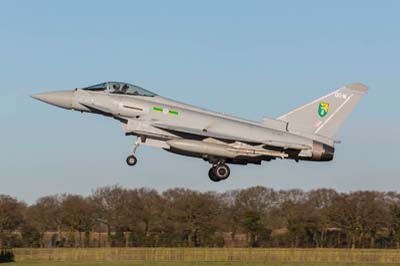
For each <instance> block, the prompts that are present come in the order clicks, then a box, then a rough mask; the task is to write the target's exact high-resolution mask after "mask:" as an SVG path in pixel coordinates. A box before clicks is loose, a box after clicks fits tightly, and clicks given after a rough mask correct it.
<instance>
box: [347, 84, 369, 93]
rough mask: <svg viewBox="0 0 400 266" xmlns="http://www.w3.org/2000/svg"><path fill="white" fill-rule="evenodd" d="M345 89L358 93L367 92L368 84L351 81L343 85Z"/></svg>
mask: <svg viewBox="0 0 400 266" xmlns="http://www.w3.org/2000/svg"><path fill="white" fill-rule="evenodd" d="M345 87H346V88H347V89H349V90H352V91H354V92H359V93H362V94H364V93H367V92H368V86H367V85H365V84H362V83H351V84H348V85H346V86H345Z"/></svg>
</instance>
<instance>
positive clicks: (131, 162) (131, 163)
mask: <svg viewBox="0 0 400 266" xmlns="http://www.w3.org/2000/svg"><path fill="white" fill-rule="evenodd" d="M142 142H144V141H143V138H142V137H138V138H137V139H136V141H135V143H134V144H133V149H132V154H131V155H129V156H128V158H126V163H127V164H128V165H129V166H135V165H136V163H137V161H138V160H137V158H136V156H135V153H136V150H137V148H138V147H139V145H140V143H142Z"/></svg>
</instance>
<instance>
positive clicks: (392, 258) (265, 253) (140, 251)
mask: <svg viewBox="0 0 400 266" xmlns="http://www.w3.org/2000/svg"><path fill="white" fill-rule="evenodd" d="M14 253H15V258H16V260H17V261H19V262H23V261H71V262H73V261H93V262H104V261H157V262H158V261H160V262H161V261H165V262H174V261H179V262H181V261H185V262H191V261H193V262H258V261H260V262H262V261H265V262H304V263H306V262H308V263H310V262H316V263H317V262H320V263H321V262H322V263H325V262H326V263H334V262H336V263H338V262H339V263H356V262H357V263H360V262H361V263H400V250H374V249H355V250H351V249H281V248H269V249H265V248H82V249H79V248H54V249H15V250H14Z"/></svg>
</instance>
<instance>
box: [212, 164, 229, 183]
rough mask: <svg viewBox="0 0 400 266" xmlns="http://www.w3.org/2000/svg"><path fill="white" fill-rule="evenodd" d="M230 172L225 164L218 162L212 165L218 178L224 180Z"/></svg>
mask: <svg viewBox="0 0 400 266" xmlns="http://www.w3.org/2000/svg"><path fill="white" fill-rule="evenodd" d="M230 174H231V170H230V169H229V167H228V166H227V165H226V164H220V165H217V166H215V167H214V175H215V177H216V178H218V179H219V180H225V179H227V178H228V177H229V175H230Z"/></svg>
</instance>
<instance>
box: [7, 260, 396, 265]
mask: <svg viewBox="0 0 400 266" xmlns="http://www.w3.org/2000/svg"><path fill="white" fill-rule="evenodd" d="M4 265H5V266H381V265H382V266H399V265H400V264H398V263H397V264H396V263H326V262H324V263H322V262H321V263H304V262H283V263H281V262H176V261H174V262H144V261H136V262H132V261H116V262H90V261H88V262H86V261H82V262H68V261H63V262H54V261H24V262H15V263H6V264H4Z"/></svg>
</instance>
